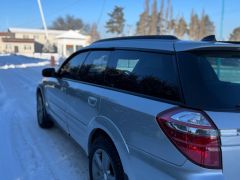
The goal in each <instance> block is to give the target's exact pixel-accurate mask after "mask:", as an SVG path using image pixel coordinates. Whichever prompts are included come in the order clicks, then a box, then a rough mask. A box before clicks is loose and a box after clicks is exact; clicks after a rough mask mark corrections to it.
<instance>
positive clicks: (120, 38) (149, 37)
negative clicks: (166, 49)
mask: <svg viewBox="0 0 240 180" xmlns="http://www.w3.org/2000/svg"><path fill="white" fill-rule="evenodd" d="M131 39H162V40H178V38H177V37H176V36H171V35H148V36H125V37H117V38H108V39H101V40H99V41H96V42H104V41H114V40H131ZM96 42H94V43H96Z"/></svg>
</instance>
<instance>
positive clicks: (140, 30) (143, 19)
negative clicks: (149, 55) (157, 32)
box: [136, 0, 150, 35]
mask: <svg viewBox="0 0 240 180" xmlns="http://www.w3.org/2000/svg"><path fill="white" fill-rule="evenodd" d="M149 19H150V18H149V0H145V10H144V12H143V13H142V14H141V15H140V19H139V21H138V22H137V32H136V34H137V35H147V34H148V33H149Z"/></svg>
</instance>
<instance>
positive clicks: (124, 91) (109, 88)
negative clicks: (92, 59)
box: [57, 47, 186, 107]
mask: <svg viewBox="0 0 240 180" xmlns="http://www.w3.org/2000/svg"><path fill="white" fill-rule="evenodd" d="M117 50H120V51H133V52H146V53H156V54H165V55H172V56H173V57H172V58H173V62H174V70H175V74H176V75H177V77H176V81H177V83H178V91H179V100H178V101H173V100H168V99H163V98H157V97H154V96H150V95H144V94H141V93H136V92H131V91H127V90H122V89H118V88H114V87H109V86H106V85H99V84H95V83H89V82H85V81H81V80H79V79H73V78H66V77H58V78H62V79H65V80H70V81H74V82H79V83H83V84H86V85H90V86H95V87H100V88H104V89H108V90H112V91H117V92H121V93H126V94H129V95H134V96H138V97H143V98H147V99H151V100H155V101H160V102H164V103H170V104H173V105H179V106H183V107H186V104H185V100H184V96H183V90H182V84H181V79H180V78H181V77H180V75H179V71H180V70H179V67H178V62H177V56H176V52H174V51H166V50H156V49H144V48H128V47H126V48H125V47H115V48H113V47H108V48H85V49H81V50H79V51H77V52H75V53H73V54H72V55H71V56H69V57H68V58H67V59H66V60H65V61H64V63H63V64H62V65H61V66H60V68H59V69H58V71H57V73H59V72H60V69H61V68H62V67H63V66H64V65H65V64H66V63H68V62H69V61H70V60H71V59H72V58H73V57H75V56H77V55H78V54H80V53H84V52H88V54H87V56H86V57H85V60H84V61H83V64H84V63H85V62H86V60H87V58H88V56H89V54H90V53H91V52H93V51H111V53H110V56H109V59H110V60H111V58H112V56H113V52H114V51H117ZM83 64H82V65H83ZM109 64H110V61H109V62H108V65H107V67H109ZM80 69H81V66H80V67H79V71H80ZM104 81H105V75H104Z"/></svg>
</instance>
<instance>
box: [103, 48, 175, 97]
mask: <svg viewBox="0 0 240 180" xmlns="http://www.w3.org/2000/svg"><path fill="white" fill-rule="evenodd" d="M174 61H175V60H174V58H173V56H172V55H169V54H159V53H150V52H138V51H115V52H114V53H113V55H112V59H111V62H110V65H109V68H108V70H107V73H106V77H105V81H106V83H107V85H108V86H110V87H114V88H118V89H121V90H126V91H131V92H134V93H139V94H143V95H148V96H152V97H156V98H161V99H166V100H172V101H179V99H180V96H179V91H178V81H177V73H176V69H175V62H174Z"/></svg>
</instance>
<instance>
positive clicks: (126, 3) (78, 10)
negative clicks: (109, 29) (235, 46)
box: [0, 0, 240, 38]
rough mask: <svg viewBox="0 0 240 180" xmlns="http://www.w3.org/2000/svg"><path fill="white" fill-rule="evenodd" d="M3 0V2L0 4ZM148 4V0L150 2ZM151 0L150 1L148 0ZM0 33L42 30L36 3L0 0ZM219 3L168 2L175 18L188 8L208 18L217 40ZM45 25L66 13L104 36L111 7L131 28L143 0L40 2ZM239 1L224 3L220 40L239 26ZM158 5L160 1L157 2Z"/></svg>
mask: <svg viewBox="0 0 240 180" xmlns="http://www.w3.org/2000/svg"><path fill="white" fill-rule="evenodd" d="M1 1H3V2H1ZM150 1H151V0H150ZM152 1H153V0H152ZM0 2H1V6H0V30H1V31H3V30H6V29H7V28H8V27H26V28H39V27H42V23H41V18H40V15H39V10H38V6H37V0H21V1H20V0H0ZM221 2H222V0H172V3H173V10H174V15H175V16H178V15H179V16H181V15H183V16H184V17H185V19H186V20H187V21H189V19H190V14H191V11H192V9H194V10H195V11H196V12H198V13H199V15H201V12H202V10H203V9H205V12H206V13H208V14H209V15H210V18H211V19H212V20H213V21H214V23H215V26H216V35H217V36H218V37H219V31H220V30H219V27H220V15H221ZM42 5H43V10H44V13H45V16H46V21H47V24H48V25H50V24H51V22H52V21H53V20H54V19H55V18H56V17H58V16H64V15H66V14H70V15H74V16H75V17H80V18H81V19H83V20H84V21H85V22H88V23H93V22H97V23H98V26H99V30H100V32H101V33H102V34H103V36H106V35H105V29H104V25H105V22H106V20H107V19H108V15H107V13H108V12H110V11H112V9H113V8H114V6H115V5H119V6H122V7H124V12H125V19H126V24H128V25H130V27H131V28H132V29H134V27H135V24H136V22H137V20H138V18H139V14H140V13H141V12H142V11H143V8H144V0H85V1H84V0H42ZM239 5H240V1H239V0H225V18H224V37H225V38H227V37H228V36H229V34H230V33H231V32H232V30H233V29H234V28H236V27H238V26H240V21H239V16H240V10H239ZM158 6H160V0H158Z"/></svg>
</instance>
